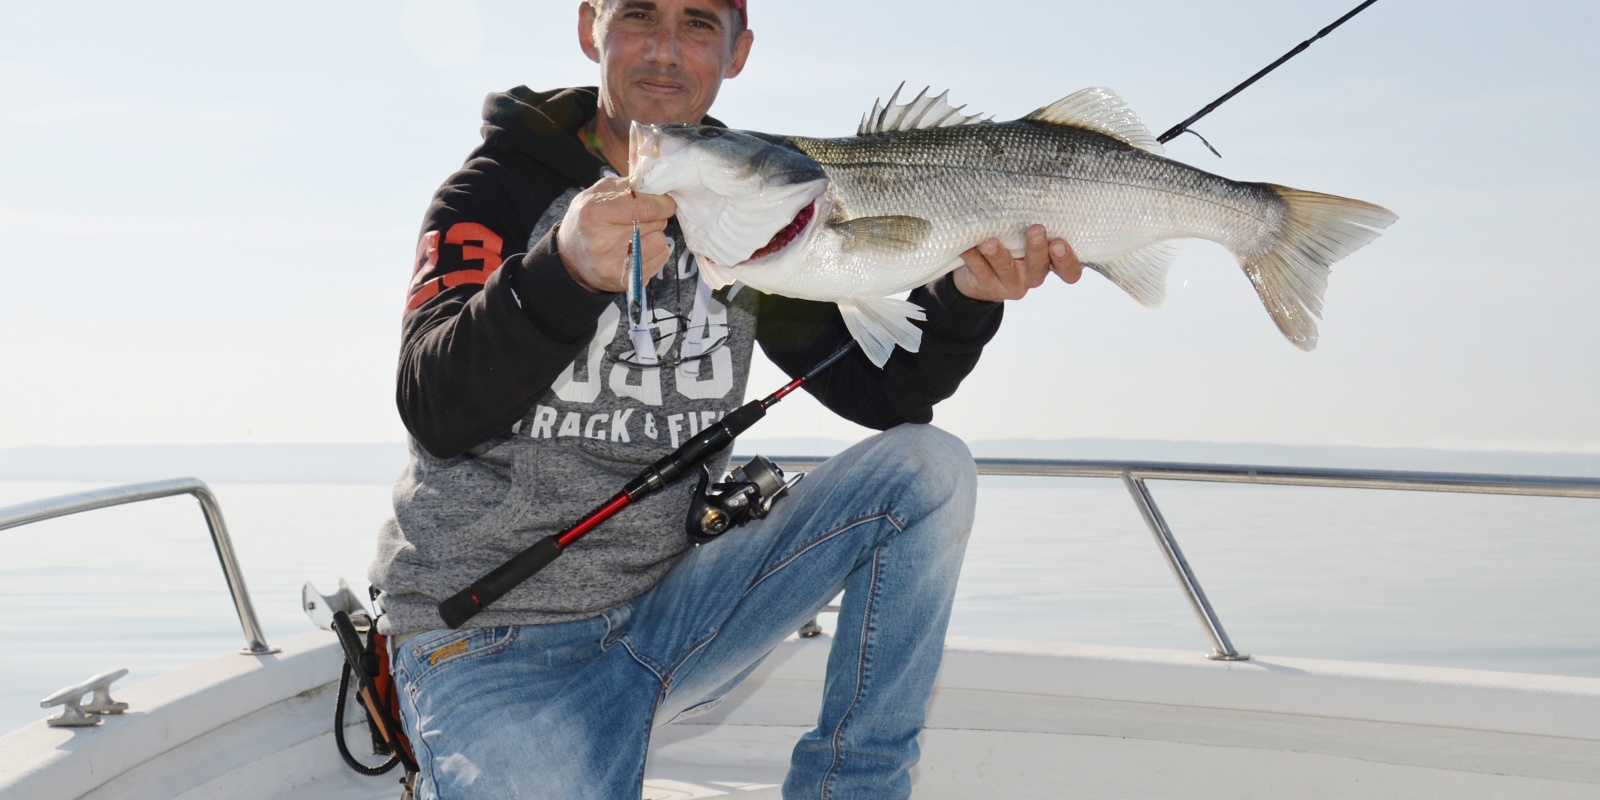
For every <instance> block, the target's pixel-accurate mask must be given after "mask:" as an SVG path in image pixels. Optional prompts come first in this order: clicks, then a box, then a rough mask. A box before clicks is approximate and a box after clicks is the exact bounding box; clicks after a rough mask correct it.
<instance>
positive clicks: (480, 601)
mask: <svg viewBox="0 0 1600 800" xmlns="http://www.w3.org/2000/svg"><path fill="white" fill-rule="evenodd" d="M855 344H856V343H855V340H854V339H851V340H850V341H847V342H845V343H844V344H843V345H841V346H840V347H839V349H838V350H835V351H834V352H833V354H832V355H829V356H828V357H827V358H824V359H823V360H822V361H820V362H818V363H817V365H816V366H814V367H812V368H811V370H810V371H809V372H807V373H806V374H804V375H801V376H800V377H798V378H795V379H794V380H792V381H789V382H788V383H787V384H784V387H783V388H782V389H779V390H778V391H776V392H773V393H772V394H770V395H767V396H766V397H764V398H762V399H760V400H751V401H750V402H748V403H745V404H744V405H742V406H739V407H738V408H736V409H734V410H733V411H731V412H729V413H728V415H727V416H725V417H723V418H722V419H721V420H719V421H718V422H717V423H716V424H714V425H710V426H708V427H706V428H705V429H704V430H702V431H700V433H698V434H696V435H695V436H693V437H691V438H690V439H689V441H687V442H684V443H683V446H682V447H679V448H678V449H676V450H673V451H672V452H671V453H668V454H667V455H666V456H664V457H662V458H661V460H659V461H657V462H656V463H654V464H652V465H650V468H649V469H646V470H645V471H643V472H641V473H639V474H638V476H636V477H635V478H634V479H633V480H631V481H629V482H628V484H627V485H626V486H624V487H622V491H620V492H617V493H616V494H615V495H613V496H612V497H611V499H610V500H607V501H606V502H605V503H603V504H601V505H600V506H599V507H597V508H595V510H593V511H590V512H589V513H588V514H586V515H584V517H583V518H582V519H580V520H578V521H577V522H576V523H573V525H572V527H570V528H567V529H566V530H564V531H562V532H560V533H556V534H551V535H549V536H546V537H544V538H543V539H540V540H539V541H537V542H534V543H533V544H532V545H530V546H529V547H528V548H527V549H526V550H523V551H522V552H520V553H518V554H516V555H514V556H512V557H511V558H510V559H508V560H507V561H506V562H505V563H504V564H501V565H500V566H498V567H495V568H494V570H492V571H490V572H489V574H487V575H484V576H483V577H481V578H479V579H478V580H476V581H473V582H472V585H470V586H468V587H467V588H465V589H462V590H461V591H459V592H456V593H455V594H454V595H452V596H451V597H450V598H449V599H447V600H445V601H444V602H442V603H440V604H439V616H440V617H442V618H444V623H445V624H446V625H449V626H450V627H452V628H459V627H461V626H462V625H464V624H466V622H467V620H469V619H472V618H473V617H475V616H477V614H478V612H480V611H482V610H483V609H484V608H485V607H486V606H488V605H489V604H490V603H493V602H494V601H496V600H499V599H500V598H501V597H504V596H505V595H506V593H507V592H509V591H511V590H512V589H515V588H517V586H518V585H520V584H521V583H522V582H523V581H525V580H527V579H529V578H531V577H533V575H534V573H537V572H538V571H539V570H541V569H544V568H545V567H546V566H548V565H549V564H550V562H552V561H554V560H556V558H557V557H559V556H560V555H561V553H562V551H564V550H566V549H567V548H568V547H570V546H571V545H572V543H573V542H576V541H578V539H580V538H582V537H583V535H584V534H586V533H588V532H589V531H592V530H594V529H595V528H596V527H597V526H599V525H600V523H602V522H605V521H606V520H608V519H610V518H611V517H612V516H613V515H615V514H616V513H617V512H618V511H621V510H622V509H624V508H626V507H628V506H629V505H631V504H632V503H633V502H634V501H636V500H638V499H639V498H641V497H644V496H645V495H648V494H651V493H653V492H655V491H657V490H659V489H662V488H664V487H665V486H666V485H667V484H670V483H672V482H673V481H674V480H676V479H677V478H678V476H680V475H682V474H683V473H684V472H687V471H688V470H690V469H693V468H694V467H695V466H696V465H698V464H699V463H700V462H702V461H704V460H705V459H706V458H707V457H709V456H710V455H711V454H713V453H715V452H717V451H719V450H721V449H722V448H724V447H727V446H728V444H729V443H730V442H732V441H733V440H734V437H736V436H738V435H739V434H741V433H744V432H745V430H746V429H748V428H749V427H750V426H751V425H754V424H755V423H756V422H758V421H760V420H761V418H762V417H765V416H766V415H767V409H769V408H771V407H772V406H773V405H775V404H776V403H777V402H778V401H779V400H782V399H783V398H785V397H787V396H789V394H790V393H791V392H793V391H794V390H796V389H799V388H800V387H801V386H804V385H805V383H806V382H807V381H809V380H811V379H812V378H815V377H816V376H817V375H819V374H820V373H821V372H822V371H823V370H825V369H827V368H828V367H831V366H833V365H834V364H835V363H836V362H838V360H839V359H841V358H844V357H845V354H847V353H849V352H850V350H851V349H853V348H854V347H855Z"/></svg>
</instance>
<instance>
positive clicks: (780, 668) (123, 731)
mask: <svg viewBox="0 0 1600 800" xmlns="http://www.w3.org/2000/svg"><path fill="white" fill-rule="evenodd" d="M828 641H829V640H828V639H827V638H826V637H822V638H818V639H812V640H791V641H789V642H786V643H784V645H782V646H781V647H780V648H779V649H778V651H777V652H775V653H774V654H773V656H772V657H771V658H770V659H768V662H767V663H766V664H765V665H763V667H762V668H761V669H760V670H759V671H758V672H757V674H756V675H755V676H754V677H753V678H752V679H751V680H750V681H749V682H747V684H746V685H745V686H742V687H740V688H739V689H738V690H736V691H735V692H734V693H733V694H732V695H730V696H729V697H728V698H727V700H726V701H724V703H723V704H722V705H721V707H719V708H718V709H716V710H715V711H713V712H712V713H710V714H707V715H705V716H702V717H698V718H695V719H692V720H689V721H686V722H682V723H679V724H676V725H672V726H669V727H667V728H663V729H661V730H658V731H657V732H656V735H655V741H654V745H653V748H652V754H651V761H650V764H649V767H648V769H647V775H648V776H649V781H648V784H647V787H646V792H645V797H647V798H657V799H660V800H665V798H695V797H730V798H751V799H752V800H754V798H775V797H777V796H778V791H777V788H776V785H777V784H778V783H780V782H781V780H782V777H783V772H784V768H785V762H786V759H787V753H788V749H789V747H790V745H791V744H792V743H793V741H794V739H795V738H796V737H797V736H799V734H800V733H801V732H802V731H804V730H805V728H806V727H807V726H808V725H809V721H810V720H811V719H813V718H814V717H815V714H816V707H817V702H818V697H819V695H820V690H821V683H820V681H821V676H822V669H823V664H824V661H825V658H826V655H827V648H828ZM339 658H340V656H339V654H338V652H337V648H336V646H335V645H334V643H333V640H332V635H331V634H328V633H326V632H322V631H314V632H311V633H307V634H304V635H302V636H299V637H295V638H294V639H292V640H289V641H287V642H285V643H284V644H283V651H282V652H281V653H279V654H276V655H273V656H266V657H261V656H243V655H230V656H222V657H219V658H217V659H214V660H212V661H210V662H207V663H205V664H202V665H199V666H197V667H194V668H191V669H188V670H184V671H181V672H177V673H173V674H170V675H166V676H163V677H161V678H157V679H155V680H152V681H149V682H146V683H144V684H141V685H138V686H134V687H129V688H127V689H124V690H123V691H121V692H120V693H119V694H118V699H121V700H125V701H128V702H129V703H130V704H131V705H132V708H131V709H130V710H129V712H128V713H127V714H125V715H123V716H122V717H120V718H118V717H112V718H108V719H107V721H106V723H105V724H104V725H103V726H101V727H99V728H91V729H80V730H77V731H72V730H67V729H52V728H47V727H45V726H44V725H43V724H42V723H39V724H35V725H32V726H30V727H28V728H25V729H23V730H20V731H17V732H15V733H12V734H10V735H7V736H5V737H3V738H0V752H4V753H5V754H6V756H7V757H6V759H5V760H4V763H0V796H4V797H7V798H9V797H18V798H29V800H50V799H52V798H77V797H87V798H94V799H95V800H102V799H104V798H152V797H162V798H165V797H183V798H213V797H230V798H279V797H283V798H287V797H294V798H312V799H314V798H369V797H370V798H384V797H387V798H393V797H398V796H399V791H398V787H397V786H396V784H395V777H396V776H395V774H391V775H390V776H385V777H380V778H363V777H359V776H357V775H355V774H354V773H352V772H350V771H349V770H347V769H346V768H345V767H344V765H343V764H342V763H341V762H340V761H339V758H338V755H337V753H336V752H335V750H334V745H333V739H332V734H331V727H332V724H331V720H332V708H333V694H334V681H335V679H336V678H337V669H338V666H339ZM350 741H351V742H352V746H353V747H356V748H359V747H360V744H361V743H364V742H365V741H366V733H365V731H364V730H362V729H360V728H353V729H352V735H351V736H350ZM1200 795H1206V796H1216V797H1229V798H1253V797H1260V798H1268V797H1270V798H1284V797H1294V798H1374V797H1404V798H1416V797H1441V798H1443V797H1448V798H1496V800H1498V799H1499V798H1505V797H1516V798H1593V797H1596V796H1600V680H1597V679H1590V678H1566V677H1552V676H1537V675H1522V674H1513V673H1495V672H1477V671H1469V670H1451V669H1438V668H1426V667H1402V666H1391V665H1378V664H1360V663H1345V662H1329V661H1312V660H1305V659H1277V658H1272V657H1269V656H1260V655H1257V656H1256V657H1255V658H1254V659H1252V660H1251V661H1246V662H1231V663H1230V662H1217V661H1209V660H1207V659H1205V658H1203V657H1202V656H1201V655H1200V654H1199V653H1194V652H1177V651H1163V650H1145V649H1135V648H1112V647H1100V646H1064V645H1056V646H1025V645H1021V644H1016V643H1008V642H952V643H951V645H950V648H949V649H948V650H947V653H946V657H945V665H944V668H943V669H942V671H941V673H940V677H939V686H938V689H937V690H936V692H935V696H934V699H933V701H932V704H931V706H930V711H929V719H928V730H927V732H926V733H925V734H924V737H923V758H922V763H921V765H919V767H918V768H917V771H916V796H917V797H919V798H970V797H1005V798H1028V797H1050V798H1054V797H1061V796H1072V797H1158V798H1161V797H1171V798H1181V797H1195V796H1200Z"/></svg>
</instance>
